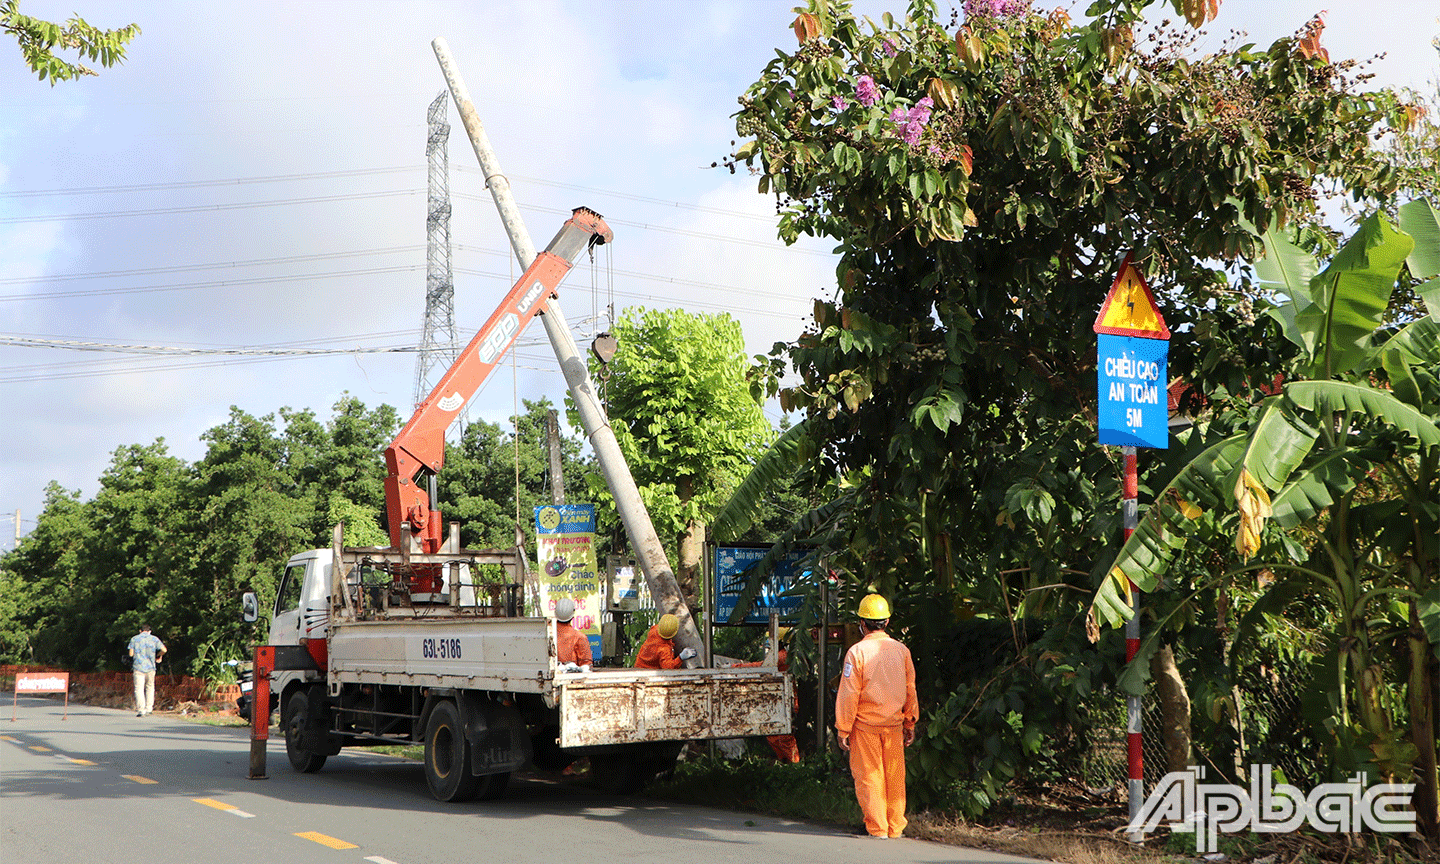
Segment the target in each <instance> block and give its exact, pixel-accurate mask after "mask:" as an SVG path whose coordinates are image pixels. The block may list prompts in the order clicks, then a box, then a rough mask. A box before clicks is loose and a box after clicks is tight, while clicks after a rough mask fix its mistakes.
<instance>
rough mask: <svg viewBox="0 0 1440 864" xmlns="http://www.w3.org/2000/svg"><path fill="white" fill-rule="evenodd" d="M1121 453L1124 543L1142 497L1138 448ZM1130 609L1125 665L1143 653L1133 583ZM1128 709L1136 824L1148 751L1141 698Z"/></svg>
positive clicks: (1128, 702) (1136, 837)
mask: <svg viewBox="0 0 1440 864" xmlns="http://www.w3.org/2000/svg"><path fill="white" fill-rule="evenodd" d="M1120 452H1121V453H1123V454H1125V478H1124V481H1123V484H1122V486H1121V492H1122V503H1121V507H1122V512H1123V514H1124V520H1125V539H1126V540H1129V539H1130V535H1131V534H1134V533H1135V527H1136V525H1138V524H1139V515H1138V509H1137V508H1138V505H1137V503H1136V499H1137V498H1139V494H1140V479H1139V471H1138V469H1137V466H1136V461H1135V448H1134V447H1122V448H1120ZM1130 608H1131V609H1132V610H1134V612H1135V614H1134V615H1131V616H1130V620H1129V621H1126V622H1125V662H1126V663H1129V662H1131V661H1132V660H1134V659H1135V655H1136V654H1137V653H1139V651H1140V589H1139V588H1138V587H1136V585H1135V583H1134V582H1131V583H1130ZM1125 707H1126V711H1127V715H1128V716H1127V718H1126V721H1125V755H1126V757H1127V758H1126V763H1127V767H1128V769H1129V787H1130V789H1129V791H1130V822H1131V824H1134V822H1135V817H1136V816H1139V815H1140V805H1141V804H1143V803H1144V801H1145V751H1144V747H1143V743H1142V739H1141V737H1140V718H1141V700H1140V697H1139V696H1127V697H1126V699H1125ZM1144 839H1145V835H1144V834H1143V833H1142V832H1140V831H1134V832H1131V834H1130V840H1131V841H1132V842H1134V843H1140V842H1142V841H1143V840H1144Z"/></svg>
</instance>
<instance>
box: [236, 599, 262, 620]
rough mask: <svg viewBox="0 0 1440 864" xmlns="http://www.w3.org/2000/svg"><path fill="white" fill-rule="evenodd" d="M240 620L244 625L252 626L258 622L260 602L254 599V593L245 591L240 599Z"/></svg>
mask: <svg viewBox="0 0 1440 864" xmlns="http://www.w3.org/2000/svg"><path fill="white" fill-rule="evenodd" d="M240 620H242V621H244V622H245V623H246V624H254V623H255V622H256V621H259V620H260V601H259V600H258V599H256V597H255V592H254V591H246V592H245V593H244V594H243V595H241V597H240Z"/></svg>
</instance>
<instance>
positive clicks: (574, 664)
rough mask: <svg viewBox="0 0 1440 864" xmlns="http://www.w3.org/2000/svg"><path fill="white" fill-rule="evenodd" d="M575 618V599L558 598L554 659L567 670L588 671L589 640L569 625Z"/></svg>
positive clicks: (589, 662) (589, 660)
mask: <svg viewBox="0 0 1440 864" xmlns="http://www.w3.org/2000/svg"><path fill="white" fill-rule="evenodd" d="M574 618H575V601H574V600H571V599H570V598H569V597H562V598H560V602H558V603H556V604H555V659H556V660H557V661H558V662H559V663H560V665H561V666H562V667H564V669H565V671H567V672H589V671H590V664H591V663H592V662H593V661H592V660H591V659H590V640H589V638H587V637H586V636H585V634H584V633H581V632H580V631H579V630H576V629H575V628H574V627H572V626H571V625H570V622H571V621H572V620H573V619H574Z"/></svg>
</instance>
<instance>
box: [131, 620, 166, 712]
mask: <svg viewBox="0 0 1440 864" xmlns="http://www.w3.org/2000/svg"><path fill="white" fill-rule="evenodd" d="M129 651H130V674H131V675H133V676H134V678H135V716H136V717H144V716H145V715H146V714H149V713H150V712H151V711H154V710H155V664H156V663H158V662H160V658H162V657H164V656H165V643H164V642H161V641H160V638H159V637H158V636H152V635H150V625H149V624H142V625H140V632H139V633H136V634H135V635H134V636H131V637H130V647H129Z"/></svg>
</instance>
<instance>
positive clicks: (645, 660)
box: [635, 613, 695, 669]
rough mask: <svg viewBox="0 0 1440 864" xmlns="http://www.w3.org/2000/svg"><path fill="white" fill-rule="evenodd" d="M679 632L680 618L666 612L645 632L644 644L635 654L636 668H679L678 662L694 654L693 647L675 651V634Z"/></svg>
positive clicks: (682, 661)
mask: <svg viewBox="0 0 1440 864" xmlns="http://www.w3.org/2000/svg"><path fill="white" fill-rule="evenodd" d="M679 632H680V619H679V618H677V617H675V616H674V615H671V614H669V613H666V614H664V615H661V616H660V622H659V623H658V624H656V625H655V626H654V627H651V628H650V632H649V633H646V634H645V644H644V645H641V646H640V651H639V653H637V654H636V655H635V668H636V669H679V668H680V664H682V663H684V662H685V661H686V660H689V659H690V658H691V657H694V656H695V649H694V648H686V649H685V650H683V651H681V652H680V653H678V654H677V653H675V642H674V641H673V640H674V639H675V634H676V633H679Z"/></svg>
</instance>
